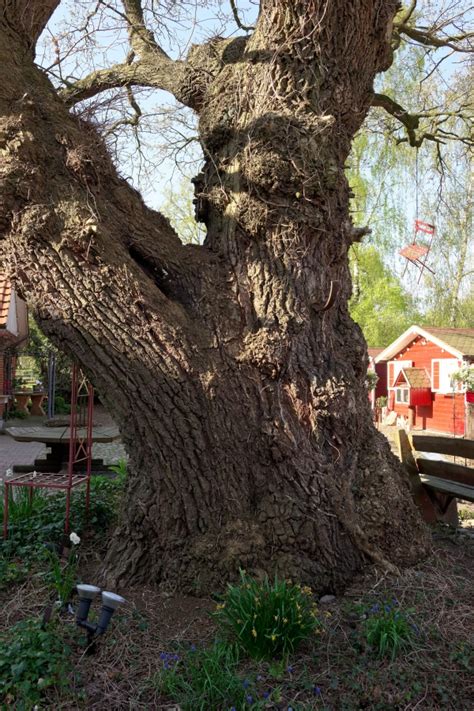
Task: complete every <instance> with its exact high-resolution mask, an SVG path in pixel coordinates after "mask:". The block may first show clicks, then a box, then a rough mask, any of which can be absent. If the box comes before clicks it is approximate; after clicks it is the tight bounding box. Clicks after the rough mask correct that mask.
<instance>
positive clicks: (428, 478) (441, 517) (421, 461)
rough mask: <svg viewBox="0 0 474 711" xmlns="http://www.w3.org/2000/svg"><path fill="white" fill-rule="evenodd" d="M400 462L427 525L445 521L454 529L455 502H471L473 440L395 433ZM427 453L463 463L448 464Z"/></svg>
mask: <svg viewBox="0 0 474 711" xmlns="http://www.w3.org/2000/svg"><path fill="white" fill-rule="evenodd" d="M398 447H399V454H400V460H401V462H402V464H403V465H404V467H405V469H406V470H407V472H408V476H409V479H410V486H411V490H412V493H413V496H414V499H415V502H416V504H417V505H418V506H419V508H420V509H421V512H422V514H423V518H424V519H425V521H427V522H428V523H436V522H437V521H444V522H445V523H450V524H452V525H455V526H457V524H458V514H457V499H462V500H463V501H472V502H474V467H472V466H468V465H467V463H465V461H466V460H471V463H472V462H473V461H474V440H471V439H460V438H455V437H441V436H431V435H418V434H407V433H406V432H405V430H398ZM426 453H431V454H432V453H434V454H436V455H449V456H451V457H459V458H460V459H463V460H464V462H463V463H459V462H451V461H448V460H446V459H443V458H442V457H441V456H439V457H426V456H423V455H426Z"/></svg>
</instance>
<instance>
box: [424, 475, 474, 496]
mask: <svg viewBox="0 0 474 711" xmlns="http://www.w3.org/2000/svg"><path fill="white" fill-rule="evenodd" d="M420 479H421V481H422V482H423V484H424V485H425V486H427V487H428V488H430V489H434V490H436V491H442V492H444V493H445V494H452V495H453V496H455V497H456V498H458V499H463V500H464V501H474V486H465V485H464V484H454V483H453V482H452V481H447V480H446V479H440V478H439V477H437V476H428V475H427V474H420Z"/></svg>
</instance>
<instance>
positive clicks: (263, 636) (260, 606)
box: [214, 571, 320, 659]
mask: <svg viewBox="0 0 474 711" xmlns="http://www.w3.org/2000/svg"><path fill="white" fill-rule="evenodd" d="M240 577H241V582H240V585H229V586H228V588H227V591H226V593H225V595H224V596H223V599H222V602H221V603H220V604H218V605H217V608H216V611H215V613H214V616H215V619H216V621H217V623H218V625H219V627H220V628H221V629H222V630H223V631H224V632H225V634H226V635H227V636H228V637H230V638H231V639H232V638H233V639H235V640H236V642H237V643H238V645H239V646H240V647H241V649H243V650H245V652H247V654H249V655H250V656H251V657H253V658H255V659H273V658H274V657H278V656H285V655H288V654H290V653H291V652H293V651H294V650H295V649H296V648H297V647H298V645H299V644H300V643H301V642H302V641H303V640H305V639H307V638H308V637H309V635H310V634H311V632H313V631H314V630H315V629H316V628H317V627H318V626H319V625H320V622H319V619H318V616H317V606H316V605H315V604H314V602H313V599H312V594H311V589H310V588H308V587H301V586H300V585H293V584H292V583H289V582H286V581H284V580H278V578H277V577H275V580H274V581H273V582H270V581H269V579H268V578H267V577H265V578H264V579H263V581H261V582H260V581H258V580H255V579H253V578H250V577H248V576H247V575H246V574H245V572H244V571H240Z"/></svg>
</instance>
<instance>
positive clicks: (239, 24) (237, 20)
mask: <svg viewBox="0 0 474 711" xmlns="http://www.w3.org/2000/svg"><path fill="white" fill-rule="evenodd" d="M230 7H231V9H232V14H233V15H234V20H235V23H236V25H237V27H239V28H240V29H241V30H244V32H252V31H253V30H254V29H255V26H254V25H244V24H243V23H242V21H241V20H240V17H239V11H238V9H237V5H236V3H235V0H230Z"/></svg>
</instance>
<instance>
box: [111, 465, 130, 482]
mask: <svg viewBox="0 0 474 711" xmlns="http://www.w3.org/2000/svg"><path fill="white" fill-rule="evenodd" d="M109 469H110V471H111V472H115V474H118V479H119V480H121V481H122V482H125V479H126V478H127V474H128V465H127V460H126V459H119V460H118V462H117V464H111V465H110V466H109Z"/></svg>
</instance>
